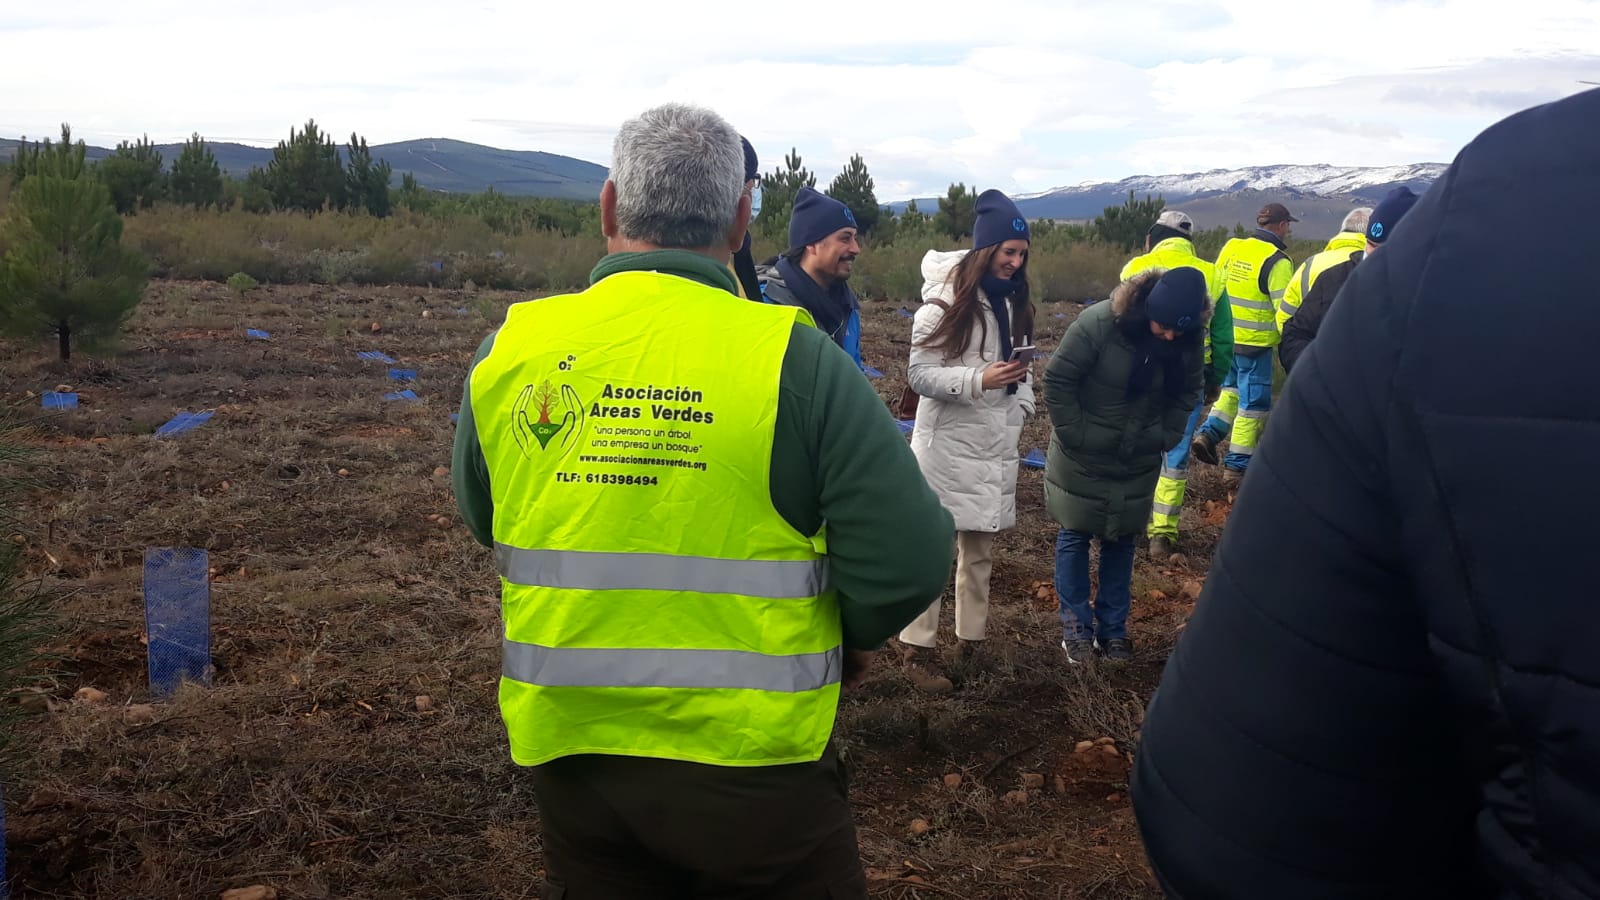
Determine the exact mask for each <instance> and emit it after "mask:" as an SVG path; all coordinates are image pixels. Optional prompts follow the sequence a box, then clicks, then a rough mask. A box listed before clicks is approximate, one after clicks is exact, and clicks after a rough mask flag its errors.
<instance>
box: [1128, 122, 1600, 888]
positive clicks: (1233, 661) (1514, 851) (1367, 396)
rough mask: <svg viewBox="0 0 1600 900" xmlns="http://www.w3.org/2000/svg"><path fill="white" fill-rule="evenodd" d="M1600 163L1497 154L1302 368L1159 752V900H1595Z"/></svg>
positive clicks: (1146, 812) (1164, 721) (1226, 549)
mask: <svg viewBox="0 0 1600 900" xmlns="http://www.w3.org/2000/svg"><path fill="white" fill-rule="evenodd" d="M1596 147H1600V91H1589V92H1587V93H1584V94H1580V95H1578V96H1576V97H1572V98H1569V99H1567V100H1565V101H1562V102H1560V103H1556V104H1552V105H1548V106H1544V107H1539V108H1536V109H1533V110H1529V111H1527V112H1524V113H1521V114H1519V115H1517V116H1514V117H1512V118H1511V119H1509V120H1507V121H1505V122H1502V123H1500V124H1499V125H1496V126H1495V127H1493V128H1491V129H1490V130H1489V131H1487V132H1485V133H1484V134H1483V135H1482V136H1480V137H1479V138H1478V139H1477V140H1476V141H1474V142H1473V143H1472V144H1471V145H1469V146H1468V147H1467V148H1466V149H1465V150H1463V151H1462V153H1461V155H1460V156H1459V157H1457V159H1456V161H1455V163H1454V164H1453V165H1452V166H1451V168H1450V169H1449V171H1448V172H1446V174H1445V175H1444V176H1443V178H1442V179H1441V180H1440V181H1439V182H1438V183H1436V184H1435V185H1434V186H1433V187H1432V189H1430V190H1429V191H1428V193H1427V195H1426V196H1424V197H1423V199H1422V200H1421V202H1419V203H1418V204H1417V206H1416V208H1415V209H1413V210H1412V211H1411V213H1410V214H1409V215H1408V216H1407V217H1406V223H1405V228H1403V229H1401V230H1400V231H1399V232H1398V233H1397V234H1396V235H1395V237H1394V239H1393V240H1392V241H1389V242H1388V243H1387V244H1385V246H1384V248H1383V250H1382V251H1381V252H1379V253H1377V254H1375V255H1373V257H1372V258H1370V259H1368V260H1366V261H1365V262H1363V263H1362V264H1361V265H1360V266H1358V267H1356V269H1355V272H1354V273H1353V274H1352V275H1351V277H1350V280H1349V281H1348V282H1347V283H1346V284H1345V287H1344V290H1343V292H1342V293H1341V294H1340V295H1339V301H1338V302H1337V303H1336V304H1334V306H1333V309H1332V310H1331V311H1330V313H1329V315H1328V318H1327V321H1326V323H1325V324H1324V325H1323V327H1322V330H1321V334H1320V335H1319V336H1318V338H1317V340H1316V342H1315V343H1313V344H1312V345H1311V347H1310V349H1308V350H1307V351H1306V353H1305V355H1304V357H1302V358H1301V360H1300V362H1299V364H1298V365H1296V367H1295V371H1294V374H1293V375H1292V376H1291V377H1290V378H1289V382H1288V385H1287V387H1286V389H1285V391H1284V395H1283V397H1282V398H1281V401H1280V403H1279V405H1278V409H1276V410H1274V411H1273V416H1272V423H1271V425H1270V426H1269V427H1268V429H1267V433H1266V436H1265V439H1264V441H1263V442H1262V445H1261V447H1260V448H1259V450H1258V452H1257V453H1256V457H1255V460H1254V461H1253V462H1252V463H1251V464H1250V473H1249V475H1248V476H1246V478H1245V481H1244V485H1243V489H1242V491H1241V493H1240V495H1239V501H1238V506H1237V508H1236V509H1235V510H1234V513H1233V517H1232V520H1231V521H1230V522H1229V523H1228V528H1227V533H1226V535H1225V536H1224V538H1223V541H1222V546H1221V547H1220V548H1219V550H1218V553H1217V557H1216V561H1215V565H1214V568H1213V569H1212V573H1211V576H1210V578H1209V580H1208V583H1207V585H1206V590H1205V593H1204V595H1203V596H1202V597H1201V598H1200V602H1199V607H1198V609H1197V611H1196V613H1195V615H1194V618H1193V619H1192V620H1191V622H1190V625H1189V628H1188V629H1187V631H1186V632H1185V633H1184V635H1183V637H1182V639H1181V640H1180V642H1179V644H1178V648H1177V650H1176V651H1175V652H1174V653H1173V655H1172V658H1171V659H1170V661H1169V662H1168V664H1167V670H1166V674H1165V676H1164V678H1163V679H1162V683H1161V688H1160V690H1159V692H1158V693H1157V694H1156V697H1155V700H1154V701H1153V703H1152V704H1151V707H1150V710H1149V713H1148V717H1147V720H1146V722H1145V725H1144V739H1143V745H1142V747H1141V748H1140V752H1139V756H1138V765H1137V769H1136V772H1135V776H1134V787H1133V795H1134V806H1135V810H1136V812H1137V814H1138V819H1139V825H1140V828H1141V829H1142V831H1143V834H1144V837H1145V841H1146V846H1147V848H1148V850H1149V854H1150V858H1151V860H1152V862H1153V864H1154V866H1155V868H1156V870H1157V871H1158V873H1159V875H1160V877H1161V879H1162V881H1163V883H1164V884H1165V886H1166V889H1167V891H1168V892H1169V894H1170V895H1171V896H1173V897H1181V898H1188V900H1202V898H1223V897H1271V898H1295V900H1317V898H1395V900H1400V898H1405V900H1419V898H1451V900H1459V898H1535V897H1538V898H1552V900H1594V898H1600V580H1597V576H1596V569H1595V565H1594V559H1595V555H1594V538H1595V535H1596V529H1595V514H1596V511H1597V510H1600V480H1597V479H1596V478H1595V477H1593V474H1592V470H1593V468H1594V466H1595V460H1596V453H1597V447H1600V370H1597V369H1596V367H1595V363H1594V356H1595V350H1594V345H1595V337H1594V328H1593V327H1591V323H1592V321H1593V318H1594V316H1593V301H1594V300H1595V299H1596V297H1595V293H1596V292H1595V287H1594V285H1595V284H1596V278H1595V276H1596V264H1595V254H1594V247H1595V246H1596V245H1597V244H1600V219H1597V218H1596V216H1595V210H1596V209H1597V208H1600V158H1597V157H1596V155H1595V154H1596V150H1595V148H1596ZM1508 356H1511V357H1515V358H1518V359H1522V360H1524V361H1525V364H1524V365H1520V366H1518V367H1516V370H1515V372H1514V373H1508V370H1507V369H1506V368H1505V367H1503V366H1496V365H1486V364H1485V360H1494V359H1504V358H1507V357H1508Z"/></svg>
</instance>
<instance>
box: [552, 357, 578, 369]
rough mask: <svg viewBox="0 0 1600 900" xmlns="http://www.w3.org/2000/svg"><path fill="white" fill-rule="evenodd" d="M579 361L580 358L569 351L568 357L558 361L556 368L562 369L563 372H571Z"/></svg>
mask: <svg viewBox="0 0 1600 900" xmlns="http://www.w3.org/2000/svg"><path fill="white" fill-rule="evenodd" d="M577 363H578V358H577V357H576V356H573V355H572V354H570V353H568V354H567V358H566V359H563V360H562V361H561V362H558V363H556V368H558V369H560V370H561V371H563V372H571V371H572V367H573V366H574V365H577Z"/></svg>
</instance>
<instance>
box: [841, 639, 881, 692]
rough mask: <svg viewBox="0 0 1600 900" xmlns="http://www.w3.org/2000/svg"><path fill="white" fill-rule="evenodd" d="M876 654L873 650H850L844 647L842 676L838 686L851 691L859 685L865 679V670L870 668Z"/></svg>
mask: <svg viewBox="0 0 1600 900" xmlns="http://www.w3.org/2000/svg"><path fill="white" fill-rule="evenodd" d="M877 656H878V653H877V651H875V650H851V649H850V648H849V647H846V648H845V651H844V678H843V679H841V681H840V686H841V687H843V688H844V689H845V690H847V691H853V690H855V689H856V688H858V687H860V686H861V683H862V682H863V681H866V680H867V670H869V669H871V668H872V661H873V660H874V659H876V658H877Z"/></svg>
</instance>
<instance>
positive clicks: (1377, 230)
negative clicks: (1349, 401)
mask: <svg viewBox="0 0 1600 900" xmlns="http://www.w3.org/2000/svg"><path fill="white" fill-rule="evenodd" d="M1420 199H1422V198H1421V197H1418V196H1417V195H1416V194H1415V193H1414V192H1413V191H1412V190H1411V189H1410V188H1408V187H1397V188H1395V189H1394V190H1392V191H1390V192H1389V194H1388V196H1386V197H1384V198H1383V200H1382V201H1381V202H1379V203H1378V205H1377V206H1375V207H1373V208H1372V215H1371V216H1368V217H1367V248H1366V250H1364V251H1362V250H1357V251H1355V252H1354V253H1351V254H1350V258H1349V259H1348V260H1346V261H1344V262H1342V263H1339V264H1338V265H1336V266H1333V267H1331V268H1329V269H1328V270H1327V271H1325V272H1323V273H1322V276H1321V277H1320V278H1318V279H1317V281H1316V283H1315V284H1313V285H1312V286H1311V291H1310V293H1308V294H1306V296H1305V299H1304V300H1303V301H1301V303H1300V311H1299V312H1297V313H1295V315H1294V317H1293V318H1291V319H1290V320H1289V321H1287V322H1285V323H1284V325H1283V340H1282V341H1281V342H1279V344H1278V361H1279V362H1281V363H1283V370H1284V371H1285V372H1288V371H1291V370H1293V369H1294V364H1295V362H1297V361H1298V360H1299V359H1300V354H1302V353H1304V352H1305V350H1306V348H1307V347H1309V346H1311V342H1312V340H1314V339H1315V338H1316V336H1317V332H1318V331H1319V330H1321V328H1322V320H1323V319H1325V318H1327V316H1328V310H1329V309H1331V308H1332V307H1333V301H1334V298H1336V297H1338V296H1339V289H1340V288H1342V287H1344V283H1345V281H1346V280H1347V279H1349V277H1350V273H1351V272H1354V271H1355V270H1356V266H1357V265H1358V264H1360V262H1361V260H1362V259H1363V258H1364V257H1368V256H1371V255H1372V254H1374V253H1376V252H1378V248H1379V247H1382V246H1383V244H1384V242H1385V241H1387V240H1389V238H1391V237H1393V236H1394V230H1395V226H1397V225H1399V224H1400V220H1401V219H1402V218H1404V217H1405V214H1406V213H1408V212H1410V211H1411V207H1413V206H1415V205H1416V203H1417V201H1418V200H1420Z"/></svg>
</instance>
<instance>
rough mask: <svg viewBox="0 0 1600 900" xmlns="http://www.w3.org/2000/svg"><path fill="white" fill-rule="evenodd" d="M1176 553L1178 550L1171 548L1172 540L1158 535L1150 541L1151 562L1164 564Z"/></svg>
mask: <svg viewBox="0 0 1600 900" xmlns="http://www.w3.org/2000/svg"><path fill="white" fill-rule="evenodd" d="M1176 552H1178V548H1176V547H1174V546H1172V538H1170V537H1167V536H1166V535H1164V534H1158V535H1156V536H1155V537H1153V538H1151V539H1150V561H1151V562H1166V561H1167V558H1168V557H1170V556H1172V554H1174V553H1176Z"/></svg>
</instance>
